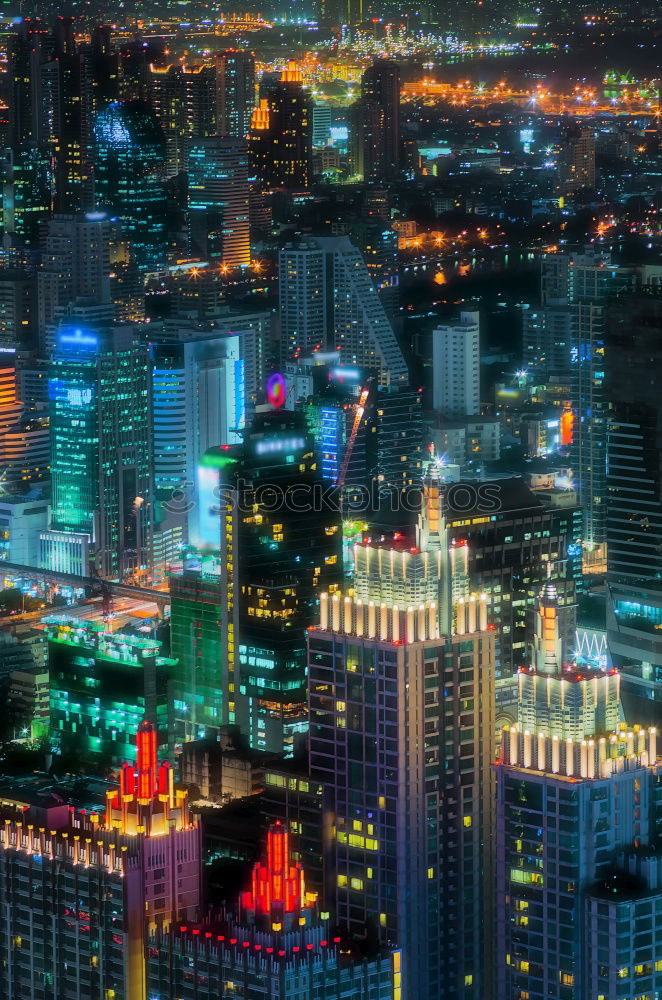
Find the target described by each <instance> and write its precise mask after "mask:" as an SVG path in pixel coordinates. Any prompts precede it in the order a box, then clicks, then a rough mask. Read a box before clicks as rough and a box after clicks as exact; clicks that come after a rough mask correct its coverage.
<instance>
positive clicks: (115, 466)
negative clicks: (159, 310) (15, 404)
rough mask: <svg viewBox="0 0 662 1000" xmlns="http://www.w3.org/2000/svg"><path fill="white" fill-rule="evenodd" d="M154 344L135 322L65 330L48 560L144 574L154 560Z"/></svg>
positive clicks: (81, 569) (54, 400)
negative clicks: (144, 339) (142, 339)
mask: <svg viewBox="0 0 662 1000" xmlns="http://www.w3.org/2000/svg"><path fill="white" fill-rule="evenodd" d="M148 371H149V370H148V355H147V347H146V345H143V344H140V343H138V342H137V340H136V336H135V333H134V331H133V330H132V329H131V328H130V327H115V328H107V329H104V330H99V331H93V330H90V329H89V328H85V327H83V326H77V325H75V324H71V325H64V326H63V327H62V328H61V329H60V331H59V334H58V338H57V346H56V352H55V355H54V358H53V363H52V368H51V377H50V381H49V390H50V398H51V435H52V439H51V444H52V459H51V471H52V488H53V500H52V519H51V529H52V530H50V531H49V532H45V533H44V535H43V536H42V559H43V565H45V566H47V567H50V568H52V569H62V570H64V571H65V572H69V573H77V574H80V575H83V576H86V575H88V573H89V572H90V571H93V572H95V573H99V574H100V575H101V576H105V577H109V578H111V579H113V578H114V579H122V578H125V577H127V576H129V575H131V576H133V578H134V579H144V578H145V577H148V576H149V575H150V572H151V570H150V563H151V517H152V513H151V507H150V504H151V500H152V468H151V443H150V442H151V430H150V405H149V390H148V385H149V382H148V377H149V376H148Z"/></svg>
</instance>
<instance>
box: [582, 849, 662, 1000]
mask: <svg viewBox="0 0 662 1000" xmlns="http://www.w3.org/2000/svg"><path fill="white" fill-rule="evenodd" d="M661 861H662V859H661V858H660V855H659V853H658V851H657V850H656V849H655V848H653V849H646V848H640V849H639V850H636V849H635V850H632V851H630V852H626V853H625V855H624V856H623V857H621V858H619V865H618V867H619V870H618V871H614V872H611V873H610V874H609V875H607V877H606V878H603V879H601V880H600V881H599V882H598V883H596V884H595V885H594V886H591V888H590V890H589V891H588V893H587V899H586V922H587V939H588V941H589V952H588V956H587V961H588V968H587V973H586V979H585V981H586V992H587V995H588V996H600V995H602V996H604V997H620V996H623V997H624V996H635V995H637V994H639V993H640V992H641V991H642V990H643V991H644V995H645V994H646V993H651V994H652V995H654V994H655V993H656V992H659V991H660V989H662V978H661V977H662V959H660V958H658V956H659V954H660V946H659V943H658V942H659V941H660V937H662V926H661V924H662V871H661ZM649 927H650V931H648V932H647V928H649Z"/></svg>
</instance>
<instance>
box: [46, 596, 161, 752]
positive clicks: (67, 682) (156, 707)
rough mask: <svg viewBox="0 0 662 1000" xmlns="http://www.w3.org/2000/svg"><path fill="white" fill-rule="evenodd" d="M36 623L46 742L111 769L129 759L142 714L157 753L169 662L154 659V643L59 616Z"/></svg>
mask: <svg viewBox="0 0 662 1000" xmlns="http://www.w3.org/2000/svg"><path fill="white" fill-rule="evenodd" d="M44 622H45V633H46V639H47V641H48V669H49V674H50V728H51V736H52V738H53V739H54V741H55V742H57V743H58V744H59V746H60V747H61V749H62V750H63V751H69V752H70V751H71V750H72V748H73V749H77V750H79V751H80V752H82V753H83V754H100V755H102V756H104V757H105V758H111V759H112V761H113V763H114V764H116V765H119V764H121V763H122V761H124V760H131V761H133V760H135V758H136V748H135V746H134V733H135V731H136V728H137V727H138V726H139V725H140V722H141V720H142V718H143V717H144V716H145V715H149V717H150V719H153V720H154V723H153V725H154V732H155V739H156V742H157V743H158V745H159V747H160V748H161V747H163V746H164V745H165V744H166V742H167V739H168V711H169V704H168V691H169V687H168V685H169V682H170V680H171V677H172V675H173V669H174V666H175V661H174V660H171V659H168V658H166V657H164V656H162V655H161V643H160V642H157V641H156V640H155V639H145V638H138V637H136V636H132V635H123V634H122V633H121V632H116V633H111V632H106V631H104V626H103V625H99V624H97V623H93V622H86V621H84V620H81V619H79V618H69V617H67V616H66V615H54V616H52V617H50V618H46V619H44Z"/></svg>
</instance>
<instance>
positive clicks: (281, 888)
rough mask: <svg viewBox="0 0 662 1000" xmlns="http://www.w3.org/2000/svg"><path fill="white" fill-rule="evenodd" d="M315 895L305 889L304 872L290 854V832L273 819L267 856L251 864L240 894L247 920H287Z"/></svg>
mask: <svg viewBox="0 0 662 1000" xmlns="http://www.w3.org/2000/svg"><path fill="white" fill-rule="evenodd" d="M316 902H317V895H316V894H315V893H310V892H309V893H307V892H306V882H305V878H304V873H303V869H302V867H301V865H300V864H299V862H298V861H297V862H294V863H293V862H292V859H291V856H290V835H289V833H288V831H287V828H286V827H284V826H283V824H282V823H280V822H276V823H274V825H273V826H272V827H271V829H270V830H269V833H268V834H267V856H266V860H265V861H258V863H257V864H256V865H255V867H254V868H253V876H252V880H251V888H250V889H248V890H247V891H246V892H242V894H241V908H242V910H243V912H244V914H245V915H246V916H247V917H248V918H249V920H250V921H251V922H253V921H257V920H259V919H260V918H264V917H266V918H268V919H269V921H270V922H271V924H272V925H273V924H274V923H276V924H281V925H282V926H283V928H285V925H286V924H291V923H293V922H295V921H296V920H298V918H299V916H300V915H301V913H302V911H303V910H305V909H307V908H310V907H312V906H314V905H315V903H316Z"/></svg>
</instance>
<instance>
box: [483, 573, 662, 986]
mask: <svg viewBox="0 0 662 1000" xmlns="http://www.w3.org/2000/svg"><path fill="white" fill-rule="evenodd" d="M618 694H619V686H618V676H617V675H616V674H615V673H614V672H613V671H600V670H598V669H596V668H594V667H592V666H590V665H589V666H585V665H582V664H580V663H579V662H578V661H577V660H576V661H574V662H567V661H566V660H565V658H564V654H563V643H562V641H561V639H560V637H559V627H558V603H557V594H556V590H555V587H554V586H553V584H552V583H551V581H548V582H547V584H546V585H545V586H544V588H543V591H542V593H541V595H540V597H539V600H538V606H537V609H536V634H535V639H534V642H533V645H532V649H531V656H530V664H529V666H528V667H526V668H524V669H523V670H522V671H521V672H520V673H519V706H518V725H516V726H511V727H506V728H505V729H504V731H503V740H502V746H501V752H500V758H499V760H498V762H497V763H496V764H495V765H494V769H495V771H496V777H497V799H496V801H497V822H496V859H497V860H496V896H497V898H496V904H497V905H496V956H497V962H496V987H497V988H496V997H497V1000H521V998H522V996H527V997H529V998H530V1000H549V998H555V1000H587V998H589V997H591V998H593V997H595V996H598V995H600V994H599V993H598V992H596V990H597V986H596V983H598V982H599V983H601V984H604V981H605V980H606V981H608V980H609V978H611V979H612V980H614V981H617V980H618V979H619V978H621V979H624V980H628V981H629V979H630V970H629V967H628V966H623V968H622V971H621V972H618V973H617V974H614V972H612V971H611V970H612V969H613V943H612V942H615V941H617V942H618V945H617V947H618V948H619V950H621V951H627V953H628V955H632V954H634V949H633V948H632V946H631V940H630V939H629V938H628V942H624V947H623V949H621V948H620V941H621V930H620V928H621V925H620V924H619V923H618V918H619V914H618V913H617V911H616V910H615V909H614V908H613V907H612V912H611V914H610V909H609V907H608V906H605V905H601V904H600V903H599V902H598V899H599V898H600V896H601V892H602V890H600V889H598V888H596V883H598V882H601V883H602V884H603V885H608V884H610V883H609V880H610V879H611V880H612V884H613V886H614V888H613V893H614V897H613V898H614V902H616V901H617V898H618V896H619V894H620V887H621V883H622V879H621V876H620V875H618V873H619V872H620V871H621V868H622V867H623V866H624V865H626V864H627V862H626V861H624V858H627V857H628V856H629V855H631V854H632V852H636V851H638V850H639V849H646V848H651V849H654V848H655V846H656V844H657V843H659V834H660V815H661V814H660V800H661V791H662V785H661V782H662V772H661V770H660V761H659V756H658V749H657V734H656V731H655V729H652V728H651V729H648V730H646V729H644V728H642V727H639V726H634V727H632V728H630V729H628V728H627V727H626V726H625V725H623V724H620V723H619V722H618V717H619V698H618ZM617 875H618V877H616V876H617ZM614 879H615V881H614ZM605 880H607V881H605ZM650 884H651V886H652V888H653V889H655V887H656V885H657V882H656V881H655V878H653V879H652V881H651V883H650ZM596 897H598V898H596ZM624 915H626V914H624ZM624 915H623V916H624ZM605 917H606V920H605V919H604V918H605ZM625 926H626V925H623V927H625ZM605 942H609V944H608V947H607V948H606V949H605V947H604V943H605ZM628 943H629V944H630V947H628ZM650 943H651V945H652V941H651V942H650ZM644 944H645V942H644ZM646 954H649V955H650V957H651V959H654V949H653V948H652V947H651V948H648V949H647V950H646ZM652 965H653V961H651V967H652ZM645 967H646V963H645V962H643V961H642V962H640V965H639V966H638V968H640V974H641V975H642V976H643V975H644V970H645ZM641 988H642V989H643V988H644V987H643V986H642V987H641ZM631 989H632V987H631V986H630V984H629V982H628V990H629V991H630V990H631ZM636 989H637V990H638V989H639V986H637V987H636ZM601 995H602V996H605V997H606V996H609V997H620V996H623V997H625V996H631V995H633V993H632V992H620V991H616V992H608V991H607V989H606V988H605V990H604V992H603V993H602V994H601Z"/></svg>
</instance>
